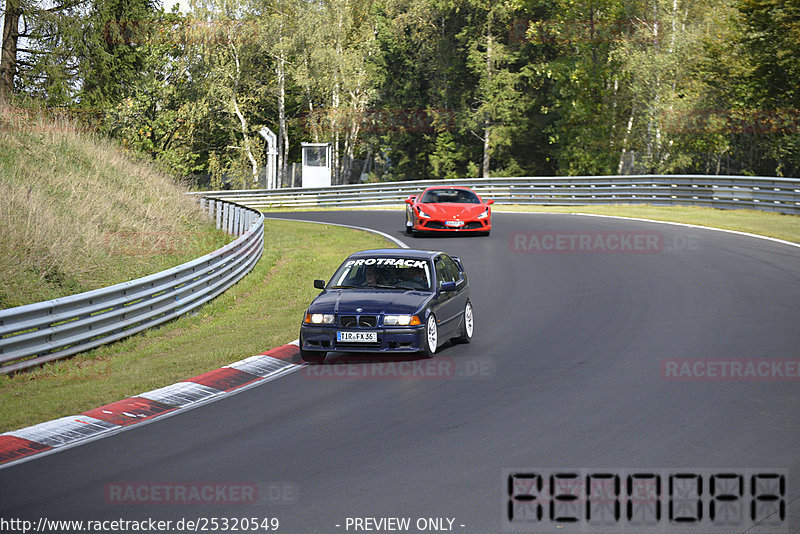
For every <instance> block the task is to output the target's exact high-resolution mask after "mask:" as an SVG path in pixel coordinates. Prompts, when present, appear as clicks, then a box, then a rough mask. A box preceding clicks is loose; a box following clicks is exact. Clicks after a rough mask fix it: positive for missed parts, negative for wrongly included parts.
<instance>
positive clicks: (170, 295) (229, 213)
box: [0, 199, 264, 374]
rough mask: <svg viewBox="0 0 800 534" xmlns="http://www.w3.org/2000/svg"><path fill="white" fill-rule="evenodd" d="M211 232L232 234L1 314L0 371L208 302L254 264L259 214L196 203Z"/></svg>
mask: <svg viewBox="0 0 800 534" xmlns="http://www.w3.org/2000/svg"><path fill="white" fill-rule="evenodd" d="M200 203H201V206H202V208H203V209H204V210H205V211H206V212H207V213H208V214H209V215H210V216H212V217H216V221H217V228H221V229H223V230H225V231H226V232H227V233H229V234H232V235H236V236H239V237H238V239H236V240H235V241H233V242H232V243H229V244H227V245H225V246H224V247H222V248H220V249H218V250H215V251H214V252H212V253H210V254H206V255H205V256H203V257H200V258H197V259H195V260H192V261H190V262H187V263H184V264H182V265H178V266H177V267H173V268H171V269H167V270H166V271H162V272H160V273H156V274H153V275H150V276H145V277H143V278H138V279H136V280H131V281H129V282H123V283H121V284H116V285H113V286H110V287H105V288H101V289H96V290H93V291H87V292H86V293H79V294H77V295H71V296H69V297H63V298H58V299H54V300H48V301H44V302H37V303H35V304H28V305H25V306H18V307H16V308H9V309H6V310H0V373H4V374H5V373H11V372H14V371H18V370H20V369H25V368H28V367H33V366H36V365H40V364H42V363H45V362H48V361H51V360H56V359H59V358H65V357H67V356H71V355H73V354H76V353H78V352H82V351H85V350H89V349H92V348H95V347H97V346H99V345H103V344H105V343H110V342H112V341H116V340H118V339H121V338H123V337H126V336H129V335H131V334H135V333H137V332H140V331H142V330H145V329H146V328H150V327H152V326H156V325H159V324H161V323H164V322H166V321H169V320H170V319H174V318H175V317H177V316H179V315H181V314H184V313H186V312H189V311H191V310H193V309H195V308H197V307H198V306H200V305H202V304H204V303H205V302H208V301H209V300H211V299H212V298H214V297H216V296H217V295H219V294H220V293H222V292H223V291H225V290H226V289H227V288H229V287H230V286H232V285H233V284H235V283H236V282H237V281H238V280H239V279H240V278H242V277H243V276H244V275H245V274H247V273H248V272H250V270H251V269H252V268H253V266H255V264H256V263H257V262H258V260H259V258H261V254H262V253H263V247H264V216H263V215H262V214H261V213H259V212H257V211H255V210H252V209H249V208H246V207H243V206H237V205H235V204H232V203H230V202H226V201H222V200H217V199H201V201H200Z"/></svg>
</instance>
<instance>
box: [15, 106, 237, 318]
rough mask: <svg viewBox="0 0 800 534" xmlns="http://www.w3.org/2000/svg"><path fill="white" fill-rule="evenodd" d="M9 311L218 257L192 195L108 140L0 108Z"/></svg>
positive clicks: (222, 238)
mask: <svg viewBox="0 0 800 534" xmlns="http://www.w3.org/2000/svg"><path fill="white" fill-rule="evenodd" d="M0 147H2V148H0V309H2V308H11V307H14V306H20V305H23V304H30V303H33V302H39V301H42V300H49V299H53V298H58V297H63V296H66V295H71V294H74V293H80V292H83V291H89V290H91V289H97V288H100V287H105V286H109V285H112V284H115V283H118V282H124V281H126V280H131V279H133V278H139V277H141V276H145V275H148V274H152V273H155V272H158V271H162V270H164V269H167V268H169V267H174V266H175V265H179V264H181V263H184V262H186V261H189V260H192V259H194V258H197V257H199V256H202V255H203V254H206V253H208V252H211V251H213V250H216V249H217V248H219V247H221V246H222V245H224V244H225V243H227V242H228V241H230V239H229V237H228V236H226V235H225V234H224V233H223V232H220V231H217V230H215V229H214V226H213V224H212V223H211V222H210V221H209V219H208V217H207V216H206V215H204V214H203V213H201V211H200V209H199V207H198V206H197V204H196V203H195V202H194V200H193V199H192V198H189V197H188V196H187V195H186V192H187V190H188V188H187V187H185V186H184V185H181V184H179V183H177V182H176V181H175V180H174V179H173V178H172V177H170V176H167V175H166V174H164V173H163V172H161V171H159V170H158V169H157V168H156V166H155V165H154V164H153V163H152V162H150V161H146V160H143V159H141V158H138V157H137V156H135V155H133V154H131V153H128V152H125V151H123V150H121V149H120V148H119V147H118V146H117V145H115V144H114V143H113V142H111V141H109V140H108V139H104V138H103V137H101V136H99V135H97V134H92V133H90V132H87V131H82V130H81V129H80V128H79V127H78V126H76V125H74V124H72V123H70V122H68V121H65V120H61V121H55V120H53V119H51V118H47V117H45V116H44V115H43V114H40V113H36V112H33V111H28V110H20V109H15V108H10V107H6V106H0Z"/></svg>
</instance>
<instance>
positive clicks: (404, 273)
mask: <svg viewBox="0 0 800 534" xmlns="http://www.w3.org/2000/svg"><path fill="white" fill-rule="evenodd" d="M430 287H431V276H430V269H429V267H428V262H427V261H426V260H420V259H408V258H358V259H349V260H347V261H345V262H344V263H343V264H342V265H341V267H339V269H338V270H337V271H336V273H335V274H334V275H333V278H331V281H330V282H329V283H328V289H337V288H339V289H351V288H379V289H406V290H409V289H415V290H430Z"/></svg>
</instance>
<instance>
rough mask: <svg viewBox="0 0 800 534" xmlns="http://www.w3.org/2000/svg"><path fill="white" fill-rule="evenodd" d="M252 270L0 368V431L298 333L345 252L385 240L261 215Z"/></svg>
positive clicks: (203, 368)
mask: <svg viewBox="0 0 800 534" xmlns="http://www.w3.org/2000/svg"><path fill="white" fill-rule="evenodd" d="M265 224H266V228H265V230H266V232H265V235H266V239H265V246H264V255H263V257H262V259H261V260H260V261H259V262H258V265H257V266H256V267H255V268H254V269H253V271H252V272H251V273H250V274H249V275H247V276H246V277H245V278H244V279H242V280H241V281H240V282H239V283H238V284H236V285H235V286H234V287H232V288H230V289H229V290H228V291H226V292H225V293H224V294H223V295H221V296H219V297H217V298H216V299H214V300H213V301H212V302H210V303H208V304H207V305H205V306H203V307H202V308H200V309H199V310H198V312H197V313H196V314H194V315H192V316H186V317H182V318H180V319H178V320H176V321H173V322H171V323H168V324H166V325H164V326H162V327H160V328H156V329H152V330H148V331H146V332H143V333H141V334H139V335H135V336H132V337H130V338H128V339H125V340H123V341H120V342H117V343H114V344H112V345H108V346H105V347H101V348H99V349H96V350H93V351H90V352H87V353H84V354H79V355H77V356H74V357H72V358H69V359H67V360H62V361H57V362H52V363H49V364H46V365H45V366H43V367H41V368H37V369H34V370H31V371H29V372H26V373H20V374H17V375H14V376H0V405H1V406H3V410H0V432H7V431H9V430H14V429H17V428H21V427H25V426H29V425H32V424H36V423H40V422H42V421H48V420H51V419H56V418H58V417H63V416H66V415H73V414H78V413H81V412H84V411H86V410H89V409H92V408H96V407H98V406H102V405H104V404H108V403H110V402H114V401H117V400H120V399H124V398H127V397H130V396H133V395H137V394H139V393H142V392H145V391H150V390H152V389H156V388H159V387H162V386H165V385H168V384H172V383H175V382H179V381H181V380H185V379H187V378H191V377H193V376H196V375H198V374H202V373H204V372H207V371H210V370H213V369H216V368H218V367H221V366H223V365H227V364H229V363H232V362H234V361H237V360H241V359H243V358H246V357H248V356H251V355H254V354H259V353H261V352H264V351H266V350H269V349H271V348H273V347H276V346H278V345H282V344H284V343H287V342H288V341H291V340H293V339H296V338H297V335H298V333H299V328H300V318H301V315H302V313H303V312H304V311H305V308H306V306H308V304H309V302H311V300H312V299H313V298H314V296H315V295H316V294H317V293H318V291H317V290H315V289H314V287H313V285H312V281H313V279H314V278H327V277H329V276H330V275H331V274H332V273H333V271H334V269H335V268H336V267H338V266H339V264H340V263H341V261H342V259H343V258H344V257H345V256H346V255H347V254H350V253H351V252H354V251H356V250H363V249H368V248H376V247H381V248H383V247H392V246H394V245H393V244H390V243H387V241H386V240H385V239H383V238H381V237H379V236H376V235H374V234H370V233H367V232H362V231H356V230H351V229H346V228H340V227H336V226H328V225H325V226H323V225H318V224H308V223H296V222H284V221H270V220H268V221H266V222H265Z"/></svg>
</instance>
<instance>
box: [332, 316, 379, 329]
mask: <svg viewBox="0 0 800 534" xmlns="http://www.w3.org/2000/svg"><path fill="white" fill-rule="evenodd" d="M339 324H340V325H341V326H343V327H345V328H375V327H376V326H378V316H377V315H342V316H341V317H339Z"/></svg>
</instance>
